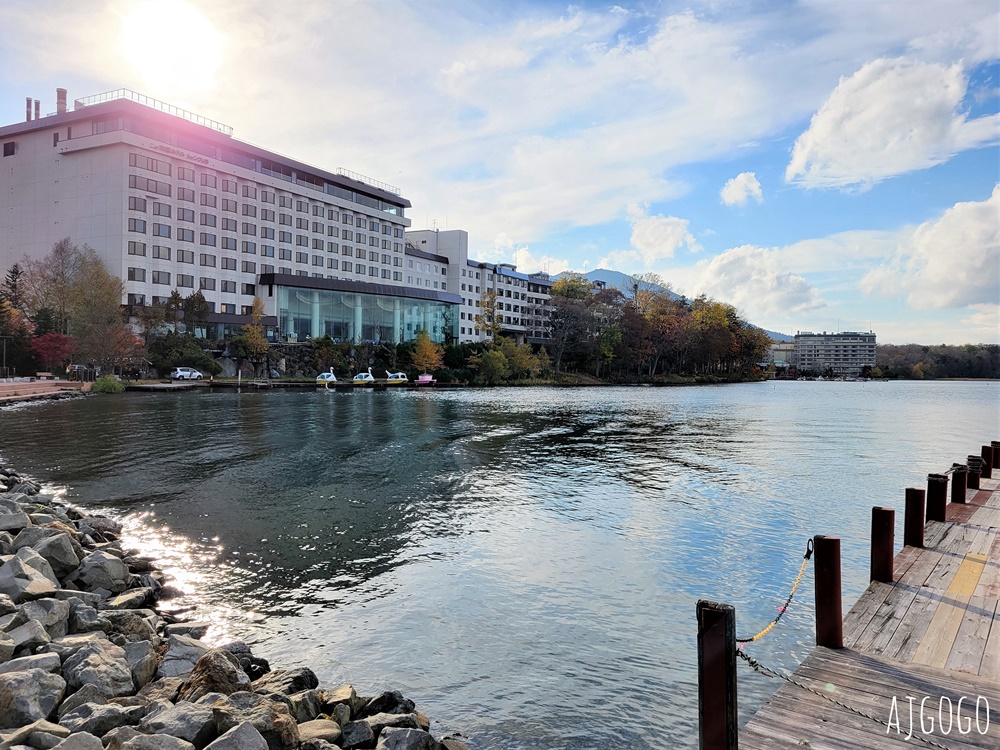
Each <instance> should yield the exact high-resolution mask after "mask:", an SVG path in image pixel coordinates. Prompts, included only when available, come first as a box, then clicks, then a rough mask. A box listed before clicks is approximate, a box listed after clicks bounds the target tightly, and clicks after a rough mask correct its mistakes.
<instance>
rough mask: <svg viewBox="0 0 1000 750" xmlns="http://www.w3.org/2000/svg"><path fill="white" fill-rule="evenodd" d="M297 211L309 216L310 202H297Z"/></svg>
mask: <svg viewBox="0 0 1000 750" xmlns="http://www.w3.org/2000/svg"><path fill="white" fill-rule="evenodd" d="M295 210H296V211H298V212H299V213H303V214H307V213H309V202H308V201H295Z"/></svg>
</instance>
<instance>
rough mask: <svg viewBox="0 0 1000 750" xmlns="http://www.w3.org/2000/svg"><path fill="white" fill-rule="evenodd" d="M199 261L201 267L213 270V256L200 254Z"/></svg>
mask: <svg viewBox="0 0 1000 750" xmlns="http://www.w3.org/2000/svg"><path fill="white" fill-rule="evenodd" d="M199 260H200V262H201V265H203V266H206V267H208V268H215V256H214V255H209V254H208V253H202V254H201V257H200V258H199Z"/></svg>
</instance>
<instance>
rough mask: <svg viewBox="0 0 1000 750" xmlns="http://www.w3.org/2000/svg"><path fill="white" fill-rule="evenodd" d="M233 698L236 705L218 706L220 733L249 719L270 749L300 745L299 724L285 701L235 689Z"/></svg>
mask: <svg viewBox="0 0 1000 750" xmlns="http://www.w3.org/2000/svg"><path fill="white" fill-rule="evenodd" d="M229 700H230V701H231V702H232V704H233V705H232V708H217V709H215V724H216V727H217V728H218V730H219V734H224V733H225V732H228V731H229V730H230V729H232V728H234V727H236V726H239V725H240V724H242V723H243V722H245V721H249V722H250V723H251V724H253V726H254V728H255V729H256V730H257V731H258V732H260V735H261V737H263V738H264V741H265V742H267V746H268V748H270V750H292V748H296V747H297V746H298V744H299V729H298V724H296V722H295V717H294V716H292V713H291V711H290V710H289V708H288V705H287V704H286V703H285V702H283V701H281V700H277V699H275V698H271V697H269V696H266V695H257V694H255V693H233V694H232V695H230V696H229Z"/></svg>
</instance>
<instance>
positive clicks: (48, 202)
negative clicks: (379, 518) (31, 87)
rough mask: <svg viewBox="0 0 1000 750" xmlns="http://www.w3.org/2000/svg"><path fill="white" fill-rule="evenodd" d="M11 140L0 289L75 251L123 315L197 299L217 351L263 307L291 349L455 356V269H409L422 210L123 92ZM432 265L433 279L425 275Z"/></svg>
mask: <svg viewBox="0 0 1000 750" xmlns="http://www.w3.org/2000/svg"><path fill="white" fill-rule="evenodd" d="M25 115H26V116H25V121H24V122H21V123H17V124H14V125H8V126H6V127H3V128H0V148H2V154H3V155H2V157H0V193H2V195H3V196H4V201H3V206H2V211H0V273H5V272H6V271H7V269H9V268H10V267H11V266H12V265H13V264H14V263H16V262H18V261H20V260H21V259H22V258H23V257H25V256H28V257H30V258H36V259H37V258H43V257H44V256H46V255H47V254H48V253H49V252H50V251H51V249H52V246H53V245H54V244H55V243H56V242H58V241H59V240H61V239H63V238H65V237H69V238H70V240H71V241H72V242H74V243H76V244H78V245H83V244H84V243H86V244H88V245H90V246H91V247H92V248H94V250H95V251H96V252H97V253H98V255H99V256H100V257H101V260H102V261H103V262H104V264H105V265H106V267H107V268H108V270H109V271H111V272H112V273H115V274H118V275H119V276H120V277H121V278H122V279H123V280H124V281H125V296H124V298H123V299H122V303H123V304H127V305H129V306H131V307H132V308H133V309H134V307H135V306H141V305H148V304H150V303H153V302H159V301H163V300H165V299H166V298H167V297H168V296H169V295H170V293H171V292H172V291H173V290H177V291H178V292H179V293H180V294H181V295H182V296H185V297H186V296H189V295H190V294H192V293H194V292H195V291H196V290H200V291H201V292H202V293H203V294H204V296H205V298H206V300H207V301H208V303H209V305H210V306H211V308H212V314H211V316H210V319H209V329H210V330H208V331H207V332H206V333H207V334H208V335H209V336H211V337H221V336H223V335H225V334H227V333H233V332H236V331H237V330H238V329H239V327H240V326H241V325H243V324H244V323H246V322H248V321H249V313H250V308H251V305H252V302H253V299H254V297H255V296H259V297H261V298H262V299H263V300H264V304H265V312H266V316H267V317H266V318H265V324H266V325H267V326H268V327H269V331H270V332H272V333H275V334H277V335H278V336H282V337H287V338H289V339H300V340H301V339H305V338H310V337H317V336H322V335H324V334H328V335H330V336H332V337H333V338H334V339H339V340H343V341H362V340H364V341H386V342H399V341H406V340H409V339H412V338H413V337H414V336H415V334H416V332H417V331H418V330H420V329H425V330H427V331H428V332H429V333H430V334H431V337H432V338H433V339H434V340H436V341H439V342H455V341H457V340H458V338H459V336H460V334H459V316H458V310H459V307H460V306H461V304H462V302H463V298H462V297H460V296H459V294H458V292H457V286H456V287H455V288H452V281H451V276H452V275H453V274H451V273H450V270H449V267H450V264H449V263H448V261H447V259H444V258H440V257H438V258H432V259H427V258H424V257H422V256H421V255H420V251H415V252H414V253H407V252H406V249H405V242H406V240H405V231H406V229H407V228H408V227H409V225H410V221H409V219H407V218H406V209H408V208H409V207H410V202H409V201H408V200H406V199H405V198H403V197H401V196H400V194H399V191H398V190H397V189H396V188H394V187H392V186H390V185H386V184H383V183H379V182H376V181H373V180H369V179H367V178H364V177H361V176H360V175H356V174H353V173H350V172H346V171H344V170H337V171H332V172H331V171H325V170H322V169H319V168H316V167H312V166H309V165H307V164H303V163H301V162H298V161H295V160H293V159H289V158H288V157H285V156H281V155H279V154H276V153H273V152H270V151H266V150H264V149H262V148H259V147H257V146H253V145H251V144H248V143H244V142H242V141H238V140H236V139H234V138H233V137H232V131H231V129H230V128H228V127H226V126H225V125H222V124H220V123H217V122H213V121H210V120H207V119H205V118H202V117H199V116H198V115H195V114H192V113H189V112H185V111H183V110H180V109H177V108H175V107H171V106H169V105H166V104H163V103H161V102H157V101H156V100H153V99H149V98H147V97H144V96H141V95H139V94H135V93H134V92H131V91H126V90H119V91H114V92H110V93H108V94H102V95H99V96H95V97H90V98H87V99H83V100H77V101H75V102H74V103H73V106H72V107H68V106H67V103H66V92H65V90H63V89H59V90H57V111H56V112H55V113H54V114H51V115H47V116H44V117H40V116H39V104H38V102H37V101H36V102H35V103H34V116H32V107H31V100H30V99H29V100H28V105H27V107H26V113H25ZM416 263H420V267H421V268H422V269H423V272H418V271H416V269H415V268H414V266H415V265H416Z"/></svg>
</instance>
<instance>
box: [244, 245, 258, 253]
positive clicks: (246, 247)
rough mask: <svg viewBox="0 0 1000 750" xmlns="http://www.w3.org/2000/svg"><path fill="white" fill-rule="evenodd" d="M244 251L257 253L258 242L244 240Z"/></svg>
mask: <svg viewBox="0 0 1000 750" xmlns="http://www.w3.org/2000/svg"><path fill="white" fill-rule="evenodd" d="M243 252H245V253H250V254H251V255H256V254H257V243H256V242H244V243H243Z"/></svg>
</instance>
